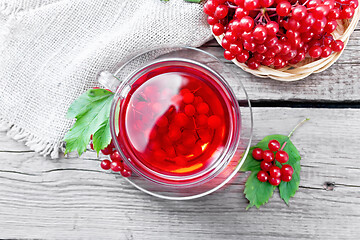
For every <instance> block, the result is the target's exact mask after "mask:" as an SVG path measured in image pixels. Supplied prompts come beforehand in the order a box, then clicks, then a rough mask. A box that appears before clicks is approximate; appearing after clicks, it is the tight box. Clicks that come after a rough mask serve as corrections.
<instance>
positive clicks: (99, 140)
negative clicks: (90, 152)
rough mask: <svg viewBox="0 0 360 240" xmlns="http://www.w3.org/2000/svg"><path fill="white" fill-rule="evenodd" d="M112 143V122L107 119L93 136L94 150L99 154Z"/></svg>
mask: <svg viewBox="0 0 360 240" xmlns="http://www.w3.org/2000/svg"><path fill="white" fill-rule="evenodd" d="M110 142H111V133H110V121H109V119H107V120H106V121H105V122H103V123H102V124H101V127H100V128H99V129H98V130H97V131H96V132H95V133H94V135H93V144H94V150H95V151H96V152H97V153H98V154H99V151H100V150H101V149H104V148H106V147H107V146H108V145H109V144H110Z"/></svg>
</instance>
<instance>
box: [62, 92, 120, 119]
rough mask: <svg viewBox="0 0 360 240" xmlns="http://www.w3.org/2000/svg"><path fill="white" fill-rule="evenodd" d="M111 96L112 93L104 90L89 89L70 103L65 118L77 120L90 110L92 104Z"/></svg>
mask: <svg viewBox="0 0 360 240" xmlns="http://www.w3.org/2000/svg"><path fill="white" fill-rule="evenodd" d="M112 95H113V93H112V92H110V91H107V90H105V89H89V90H88V91H86V92H85V93H83V94H82V95H80V96H79V97H78V98H77V99H75V100H74V102H72V104H71V105H70V107H69V109H68V111H67V114H66V118H68V119H72V118H79V117H81V116H82V115H84V114H86V113H87V112H88V111H89V110H91V109H92V107H93V104H94V103H96V102H101V101H103V100H104V99H106V98H108V97H109V96H112Z"/></svg>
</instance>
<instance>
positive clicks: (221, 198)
mask: <svg viewBox="0 0 360 240" xmlns="http://www.w3.org/2000/svg"><path fill="white" fill-rule="evenodd" d="M304 117H310V118H311V121H310V122H308V123H306V124H305V125H304V126H303V127H302V128H301V129H299V130H298V132H296V133H295V135H294V136H293V142H294V144H295V145H296V146H297V147H298V149H299V151H300V153H301V155H302V161H301V164H302V173H301V178H302V179H301V187H300V190H299V191H298V193H297V194H296V195H295V198H293V199H291V201H290V207H287V206H286V205H285V204H284V203H283V202H282V200H281V199H280V198H279V196H278V194H277V193H275V194H274V197H273V199H271V200H270V203H269V204H267V205H266V206H264V207H262V208H261V210H256V209H251V210H249V211H245V207H246V205H247V200H246V199H245V198H244V195H243V189H244V182H245V180H246V176H247V174H246V173H242V174H239V175H238V176H237V177H236V178H235V180H234V181H233V182H232V183H231V184H229V185H228V186H227V187H226V188H224V189H221V190H220V191H218V192H216V193H214V194H211V195H209V196H207V197H204V198H201V199H197V200H193V201H185V202H180V201H165V200H161V199H156V198H154V197H151V196H148V195H146V194H143V193H141V192H139V191H138V190H136V189H134V188H133V187H132V186H130V185H129V184H128V183H127V182H126V181H124V180H123V179H122V178H121V177H118V175H115V174H110V173H106V172H104V171H101V170H100V168H99V166H98V164H99V161H98V160H97V159H96V158H95V155H94V154H93V153H86V154H85V155H84V156H83V157H82V158H76V157H69V158H67V159H59V160H51V159H44V158H43V157H41V156H38V155H37V154H35V153H33V152H18V151H21V150H24V148H23V147H22V144H21V143H16V142H14V141H12V140H9V139H8V138H6V137H5V134H4V133H1V134H0V146H6V147H0V162H1V165H0V179H1V184H0V238H61V239H70V238H85V239H88V238H90V239H99V238H101V239H103V238H118V239H211V238H212V239H259V238H260V239H264V238H266V239H291V238H294V239H295V238H296V239H308V238H320V239H357V236H358V235H359V234H360V229H359V226H360V208H359V204H360V178H359V177H358V176H359V175H360V168H359V167H358V162H359V160H358V158H357V154H356V152H357V149H358V142H359V140H360V139H359V136H358V134H357V133H358V132H360V123H359V121H358V119H360V110H358V109H289V108H255V109H254V119H255V126H254V127H255V129H256V131H255V133H254V134H255V136H254V142H256V141H258V140H260V139H261V138H262V137H264V136H265V135H268V134H272V133H280V134H287V132H288V131H290V130H291V129H292V127H293V126H294V125H295V124H296V123H297V122H298V121H300V120H301V119H302V118H304ZM284 119H286V120H284ZM13 149H14V150H16V151H12V150H13ZM324 182H335V188H334V190H333V191H325V190H324V189H323V184H324Z"/></svg>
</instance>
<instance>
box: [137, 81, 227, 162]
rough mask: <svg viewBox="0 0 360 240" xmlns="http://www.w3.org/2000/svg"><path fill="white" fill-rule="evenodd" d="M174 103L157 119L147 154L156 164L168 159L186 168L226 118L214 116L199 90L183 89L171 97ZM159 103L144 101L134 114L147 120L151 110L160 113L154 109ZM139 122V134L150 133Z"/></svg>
mask: <svg viewBox="0 0 360 240" xmlns="http://www.w3.org/2000/svg"><path fill="white" fill-rule="evenodd" d="M148 88H149V87H148ZM152 91H155V90H152ZM146 96H152V95H150V94H145V97H146ZM171 102H172V103H173V104H172V105H170V107H168V108H167V110H166V111H164V113H163V114H162V115H159V117H158V118H157V119H156V121H155V126H152V127H151V130H148V131H150V132H149V133H148V134H147V135H148V136H149V137H148V138H149V140H148V147H147V148H146V149H145V152H144V153H145V154H146V155H147V156H150V157H152V158H153V159H154V161H156V162H163V161H165V160H167V161H169V163H174V164H176V165H178V166H183V167H184V166H186V165H188V162H191V161H192V160H193V159H194V158H196V157H198V156H200V155H201V154H202V153H203V151H204V149H205V147H203V146H207V145H208V144H209V142H211V140H212V138H213V136H214V130H215V129H217V128H219V127H220V126H221V124H222V119H221V118H220V117H219V116H218V115H216V114H213V113H212V109H211V107H210V106H209V104H208V103H207V102H206V101H204V99H203V98H202V97H201V96H200V95H199V94H197V89H189V88H182V89H181V90H180V91H179V93H178V94H175V95H173V96H172V97H171ZM157 104H159V103H158V102H155V103H154V102H153V101H149V102H144V101H140V102H137V103H136V104H135V106H134V109H133V111H134V113H135V114H138V115H139V116H140V117H142V119H144V116H145V117H147V116H148V115H150V113H147V111H148V110H150V109H151V110H152V111H153V112H154V113H157V112H159V111H158V110H157V109H154V106H156V105H157ZM163 105H164V104H163ZM167 106H168V105H167V103H165V107H167ZM159 110H162V109H159ZM160 112H162V111H160ZM137 121H138V122H139V124H138V125H137V131H139V132H145V133H146V132H147V130H146V124H144V121H143V120H140V119H139V120H137ZM148 122H151V121H148Z"/></svg>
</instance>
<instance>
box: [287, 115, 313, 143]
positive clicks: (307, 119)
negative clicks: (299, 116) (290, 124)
mask: <svg viewBox="0 0 360 240" xmlns="http://www.w3.org/2000/svg"><path fill="white" fill-rule="evenodd" d="M309 120H310V118H305V119H304V120H302V121H301V122H299V123H298V125H296V126H295V127H294V129H293V130H291V132H290V133H289V135H288V138H290V137H291V136H292V135H293V133H294V132H295V131H296V129H297V128H298V127H300V126H301V125H303V124H304V123H305V122H306V121H309Z"/></svg>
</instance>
